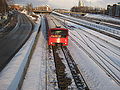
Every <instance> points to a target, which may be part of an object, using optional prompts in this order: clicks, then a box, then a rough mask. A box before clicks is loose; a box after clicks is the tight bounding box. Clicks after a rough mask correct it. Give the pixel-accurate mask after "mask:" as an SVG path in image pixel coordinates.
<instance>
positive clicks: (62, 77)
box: [52, 46, 89, 90]
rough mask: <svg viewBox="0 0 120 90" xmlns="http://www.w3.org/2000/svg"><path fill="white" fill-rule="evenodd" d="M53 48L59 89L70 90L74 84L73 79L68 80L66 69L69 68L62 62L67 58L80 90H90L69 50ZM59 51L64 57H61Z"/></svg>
mask: <svg viewBox="0 0 120 90" xmlns="http://www.w3.org/2000/svg"><path fill="white" fill-rule="evenodd" d="M52 48H53V54H54V55H53V56H54V60H55V67H56V74H57V79H58V87H59V88H60V90H68V89H70V88H68V87H69V86H71V84H72V79H71V78H68V77H67V76H66V73H65V68H66V67H67V66H66V65H65V64H64V63H63V62H62V61H63V60H62V59H63V58H65V60H66V62H67V64H68V67H69V69H70V72H71V74H72V78H73V79H74V83H75V85H76V87H77V89H78V90H89V88H88V86H87V84H86V82H85V80H84V79H83V76H82V74H81V72H80V70H79V69H78V67H77V64H76V63H75V61H74V60H73V58H72V56H71V55H70V53H69V50H68V49H67V48H66V47H57V46H55V47H52ZM59 50H60V51H61V52H63V55H64V57H61V56H60V54H59V53H58V52H59ZM73 90H74V89H73Z"/></svg>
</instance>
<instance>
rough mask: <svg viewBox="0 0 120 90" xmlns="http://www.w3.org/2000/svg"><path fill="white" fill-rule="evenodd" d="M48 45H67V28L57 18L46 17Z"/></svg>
mask: <svg viewBox="0 0 120 90" xmlns="http://www.w3.org/2000/svg"><path fill="white" fill-rule="evenodd" d="M47 20H48V26H49V29H48V45H50V46H56V45H58V44H59V45H61V46H67V45H68V29H66V28H65V27H64V26H62V25H61V24H60V23H59V22H58V21H57V20H55V19H54V18H52V17H48V18H47Z"/></svg>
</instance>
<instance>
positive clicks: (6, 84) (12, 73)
mask: <svg viewBox="0 0 120 90" xmlns="http://www.w3.org/2000/svg"><path fill="white" fill-rule="evenodd" d="M36 23H37V24H36V25H35V28H34V31H33V33H32V35H31V36H30V38H29V39H28V41H27V42H26V43H25V45H24V46H23V47H22V48H21V49H20V50H19V52H18V53H17V54H16V55H15V56H14V57H13V58H12V60H11V61H10V62H9V64H8V65H7V66H6V67H5V68H4V69H3V71H2V72H1V73H0V89H1V90H17V89H18V88H19V85H20V83H21V79H22V75H23V73H24V69H25V67H26V65H27V62H28V58H29V55H30V52H31V49H32V46H33V44H34V41H35V38H36V35H37V32H38V29H39V26H40V17H39V19H38V21H37V22H36Z"/></svg>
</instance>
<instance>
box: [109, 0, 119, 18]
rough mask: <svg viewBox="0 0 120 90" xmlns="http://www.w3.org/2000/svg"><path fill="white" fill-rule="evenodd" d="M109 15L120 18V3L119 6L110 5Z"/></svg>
mask: <svg viewBox="0 0 120 90" xmlns="http://www.w3.org/2000/svg"><path fill="white" fill-rule="evenodd" d="M107 15H109V16H116V17H120V2H119V3H118V4H113V5H108V6H107Z"/></svg>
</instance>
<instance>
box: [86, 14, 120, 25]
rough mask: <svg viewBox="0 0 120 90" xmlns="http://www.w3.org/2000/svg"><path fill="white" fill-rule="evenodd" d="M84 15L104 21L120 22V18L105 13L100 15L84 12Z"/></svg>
mask: <svg viewBox="0 0 120 90" xmlns="http://www.w3.org/2000/svg"><path fill="white" fill-rule="evenodd" d="M85 17H90V18H95V19H100V20H106V21H115V22H116V21H117V22H119V23H120V19H118V18H112V17H110V16H107V15H100V14H86V15H85Z"/></svg>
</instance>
